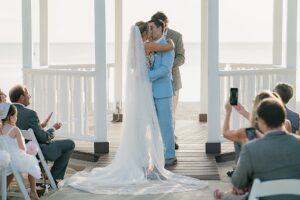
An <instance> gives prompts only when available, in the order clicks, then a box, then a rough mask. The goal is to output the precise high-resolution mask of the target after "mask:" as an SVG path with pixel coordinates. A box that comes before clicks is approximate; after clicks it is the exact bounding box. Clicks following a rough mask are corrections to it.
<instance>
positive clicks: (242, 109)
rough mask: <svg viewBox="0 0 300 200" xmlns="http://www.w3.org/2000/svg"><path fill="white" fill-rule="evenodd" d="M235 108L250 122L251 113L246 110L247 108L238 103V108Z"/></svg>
mask: <svg viewBox="0 0 300 200" xmlns="http://www.w3.org/2000/svg"><path fill="white" fill-rule="evenodd" d="M234 108H235V110H236V111H237V112H238V113H240V114H241V115H242V116H243V117H245V118H246V119H248V120H250V113H249V112H248V111H247V110H246V109H245V107H244V106H243V105H242V104H240V103H238V104H237V105H236V106H234Z"/></svg>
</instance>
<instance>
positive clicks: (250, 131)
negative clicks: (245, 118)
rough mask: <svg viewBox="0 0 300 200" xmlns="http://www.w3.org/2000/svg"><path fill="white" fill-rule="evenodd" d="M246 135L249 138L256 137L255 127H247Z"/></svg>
mask: <svg viewBox="0 0 300 200" xmlns="http://www.w3.org/2000/svg"><path fill="white" fill-rule="evenodd" d="M245 131H246V136H247V138H248V140H253V139H255V138H256V131H255V129H254V128H246V130H245Z"/></svg>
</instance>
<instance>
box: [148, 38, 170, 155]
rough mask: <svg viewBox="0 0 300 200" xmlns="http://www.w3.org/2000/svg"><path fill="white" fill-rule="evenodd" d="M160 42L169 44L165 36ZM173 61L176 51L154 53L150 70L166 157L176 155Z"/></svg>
mask: <svg viewBox="0 0 300 200" xmlns="http://www.w3.org/2000/svg"><path fill="white" fill-rule="evenodd" d="M159 43H160V44H167V42H166V40H165V38H164V37H162V38H160V40H159ZM173 61H174V51H168V52H157V53H155V54H154V63H153V65H152V67H151V69H150V71H149V79H150V81H151V82H152V92H153V98H154V103H155V108H156V113H157V117H158V122H159V126H160V130H161V134H162V139H163V143H164V154H165V159H171V158H174V157H175V149H174V145H175V143H174V128H173V122H172V121H173V116H172V97H173V96H174V94H175V90H174V87H173V83H172V66H173Z"/></svg>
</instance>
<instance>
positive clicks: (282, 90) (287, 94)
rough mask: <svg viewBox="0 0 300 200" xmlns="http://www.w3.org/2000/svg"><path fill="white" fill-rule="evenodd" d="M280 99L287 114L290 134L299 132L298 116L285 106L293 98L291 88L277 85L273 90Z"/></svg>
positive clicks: (284, 84)
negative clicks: (290, 129) (290, 128)
mask: <svg viewBox="0 0 300 200" xmlns="http://www.w3.org/2000/svg"><path fill="white" fill-rule="evenodd" d="M273 91H274V92H276V93H277V94H278V95H279V96H280V97H281V99H282V101H283V103H284V104H285V110H286V114H287V116H286V117H287V119H288V120H290V122H291V125H292V133H296V132H298V130H299V120H300V119H299V114H298V113H296V112H294V111H292V110H290V109H289V108H288V107H287V106H286V104H287V103H288V102H289V101H290V99H291V98H292V97H293V86H291V85H290V84H288V83H278V84H277V85H276V86H275V88H274V90H273Z"/></svg>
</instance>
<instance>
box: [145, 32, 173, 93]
mask: <svg viewBox="0 0 300 200" xmlns="http://www.w3.org/2000/svg"><path fill="white" fill-rule="evenodd" d="M159 43H160V44H167V42H166V39H165V38H164V37H162V38H161V39H160V40H159ZM173 60H174V51H167V52H156V53H155V54H154V63H153V65H152V67H151V69H150V71H149V74H148V75H149V79H150V81H151V82H152V92H153V97H154V98H165V97H172V96H174V87H173V82H172V65H173Z"/></svg>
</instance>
